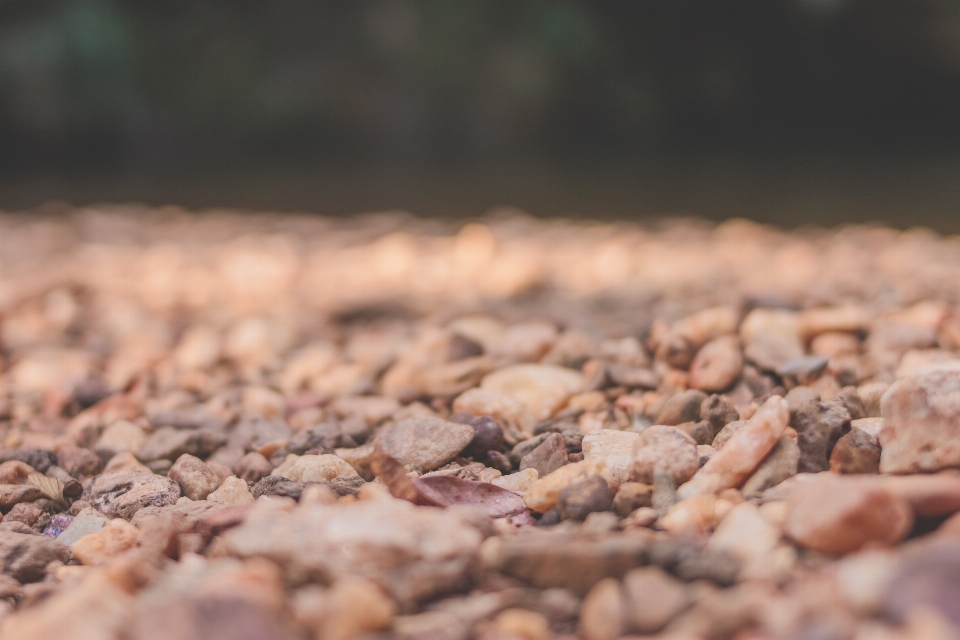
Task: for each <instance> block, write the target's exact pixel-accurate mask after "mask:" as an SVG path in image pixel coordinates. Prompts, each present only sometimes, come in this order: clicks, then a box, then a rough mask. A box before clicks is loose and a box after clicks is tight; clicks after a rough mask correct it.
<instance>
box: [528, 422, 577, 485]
mask: <svg viewBox="0 0 960 640" xmlns="http://www.w3.org/2000/svg"><path fill="white" fill-rule="evenodd" d="M567 462H569V460H568V459H567V448H566V446H564V444H563V436H561V435H560V434H559V433H551V434H549V435H548V436H547V437H546V438H544V440H543V442H541V443H540V445H539V446H537V447H536V448H535V449H534V450H533V451H531V452H530V453H528V454H527V455H525V456H523V458H521V459H520V470H521V471H523V470H524V469H536V470H537V475H538V477H539V476H545V475H548V474H550V473H553V472H554V471H556V470H557V469H559V468H560V467H562V466H563V465H565V464H567Z"/></svg>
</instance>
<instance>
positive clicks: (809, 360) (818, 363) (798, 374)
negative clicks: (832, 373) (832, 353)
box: [777, 355, 830, 384]
mask: <svg viewBox="0 0 960 640" xmlns="http://www.w3.org/2000/svg"><path fill="white" fill-rule="evenodd" d="M829 362H830V359H829V358H827V357H826V356H817V355H813V356H803V357H800V358H794V359H792V360H788V361H786V362H784V363H783V364H782V365H780V366H779V367H777V375H778V376H780V377H781V378H792V379H794V380H796V381H798V382H800V383H801V384H809V383H811V382H812V381H814V380H816V379H817V378H818V377H819V376H820V374H821V373H823V371H824V369H826V368H827V364H828V363H829Z"/></svg>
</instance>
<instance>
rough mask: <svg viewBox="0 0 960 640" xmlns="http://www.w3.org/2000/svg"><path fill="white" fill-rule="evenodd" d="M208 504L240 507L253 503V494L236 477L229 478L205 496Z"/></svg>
mask: <svg viewBox="0 0 960 640" xmlns="http://www.w3.org/2000/svg"><path fill="white" fill-rule="evenodd" d="M207 501H209V502H222V503H223V504H232V505H242V504H250V503H252V502H253V494H252V493H250V488H249V487H248V486H247V483H246V482H244V481H243V480H241V479H240V478H238V477H236V476H230V477H229V478H227V479H226V480H224V481H223V483H222V484H221V485H220V486H219V487H218V488H217V489H216V490H215V491H213V492H212V493H210V494H208V495H207Z"/></svg>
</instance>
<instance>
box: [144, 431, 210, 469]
mask: <svg viewBox="0 0 960 640" xmlns="http://www.w3.org/2000/svg"><path fill="white" fill-rule="evenodd" d="M226 442H227V436H226V435H225V434H223V433H219V432H216V431H209V430H206V429H176V428H174V427H160V428H159V429H157V430H156V431H154V432H153V433H151V434H150V435H149V436H148V437H147V439H146V440H145V441H144V443H143V445H142V446H141V447H140V449H139V450H138V451H137V457H138V458H139V459H141V460H143V461H146V462H149V461H152V460H161V459H162V460H176V459H177V458H179V457H180V456H182V455H183V454H185V453H188V454H190V455H192V456H197V457H198V458H205V457H206V456H208V455H210V454H211V453H213V452H214V451H216V450H217V449H218V448H219V447H221V446H223V445H224V444H226Z"/></svg>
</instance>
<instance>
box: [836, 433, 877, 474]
mask: <svg viewBox="0 0 960 640" xmlns="http://www.w3.org/2000/svg"><path fill="white" fill-rule="evenodd" d="M879 470H880V443H879V442H877V438H876V437H874V436H872V435H870V434H869V433H867V432H866V431H863V430H862V429H857V428H856V427H853V428H851V429H850V431H849V432H848V433H846V434H845V435H843V436H841V437H840V439H839V440H837V444H835V445H834V446H833V452H832V453H831V454H830V471H833V472H834V473H847V474H849V473H878V472H879Z"/></svg>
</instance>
